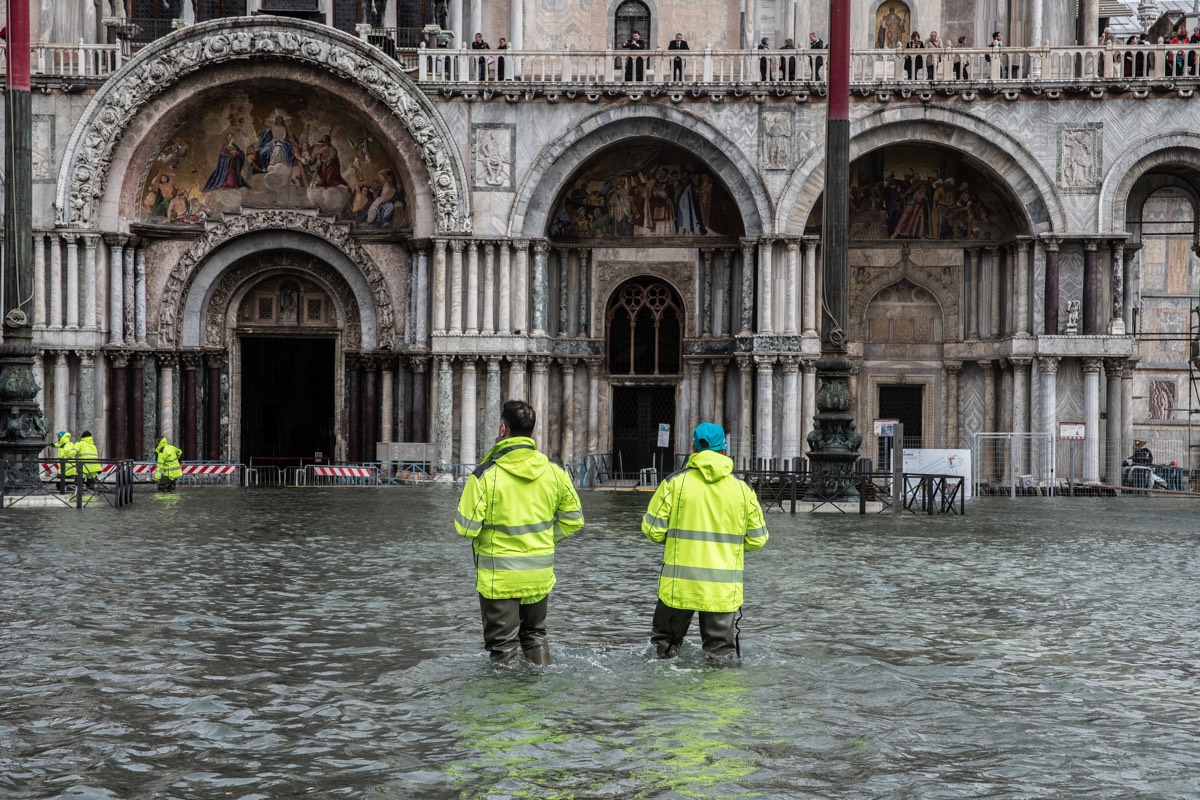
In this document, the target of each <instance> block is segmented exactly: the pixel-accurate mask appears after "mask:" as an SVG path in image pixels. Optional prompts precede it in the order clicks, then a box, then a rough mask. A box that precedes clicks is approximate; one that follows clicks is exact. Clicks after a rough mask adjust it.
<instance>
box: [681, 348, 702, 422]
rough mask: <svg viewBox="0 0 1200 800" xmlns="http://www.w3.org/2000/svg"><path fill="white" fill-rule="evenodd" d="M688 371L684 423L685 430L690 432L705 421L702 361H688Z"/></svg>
mask: <svg viewBox="0 0 1200 800" xmlns="http://www.w3.org/2000/svg"><path fill="white" fill-rule="evenodd" d="M685 364H686V367H685V368H686V370H687V388H688V407H687V416H686V417H685V418H684V421H683V430H684V431H690V430H692V429H694V428H695V427H696V426H697V425H699V424H700V423H701V422H702V421H703V417H701V415H700V371H701V369H703V367H704V364H703V362H701V361H696V360H688V361H686V362H685Z"/></svg>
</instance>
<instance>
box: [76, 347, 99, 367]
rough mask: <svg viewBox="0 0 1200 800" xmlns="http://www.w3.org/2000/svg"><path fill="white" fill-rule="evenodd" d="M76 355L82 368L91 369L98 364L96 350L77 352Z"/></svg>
mask: <svg viewBox="0 0 1200 800" xmlns="http://www.w3.org/2000/svg"><path fill="white" fill-rule="evenodd" d="M75 355H76V356H78V357H79V365H80V366H83V367H90V366H92V365H93V364H95V363H96V351H95V350H76V351H75Z"/></svg>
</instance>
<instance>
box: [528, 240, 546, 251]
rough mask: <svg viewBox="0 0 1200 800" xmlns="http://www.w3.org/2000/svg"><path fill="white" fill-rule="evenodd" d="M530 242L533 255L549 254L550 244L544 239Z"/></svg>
mask: <svg viewBox="0 0 1200 800" xmlns="http://www.w3.org/2000/svg"><path fill="white" fill-rule="evenodd" d="M530 242H531V243H532V244H533V252H535V253H548V252H550V242H549V241H548V240H546V239H531V240H530Z"/></svg>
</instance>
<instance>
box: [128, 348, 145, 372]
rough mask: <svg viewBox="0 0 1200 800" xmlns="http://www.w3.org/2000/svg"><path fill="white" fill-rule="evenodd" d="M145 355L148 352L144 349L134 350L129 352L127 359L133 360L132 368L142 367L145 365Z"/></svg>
mask: <svg viewBox="0 0 1200 800" xmlns="http://www.w3.org/2000/svg"><path fill="white" fill-rule="evenodd" d="M147 355H149V354H148V353H147V352H146V351H145V350H135V351H133V352H132V353H130V354H129V359H130V361H132V362H133V367H134V369H142V368H143V367H145V366H146V356H147Z"/></svg>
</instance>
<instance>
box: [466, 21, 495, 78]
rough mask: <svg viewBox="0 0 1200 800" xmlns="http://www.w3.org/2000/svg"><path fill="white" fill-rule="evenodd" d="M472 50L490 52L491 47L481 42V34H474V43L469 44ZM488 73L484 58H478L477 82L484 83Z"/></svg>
mask: <svg viewBox="0 0 1200 800" xmlns="http://www.w3.org/2000/svg"><path fill="white" fill-rule="evenodd" d="M471 49H472V50H491V49H492V46H491V45H490V44H488V43H487V42H485V41H484V40H483V34H482V33H477V34H475V41H473V42H471ZM487 72H488V60H487V58H486V57H485V56H480V57H479V80H481V81H486V80H487Z"/></svg>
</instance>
